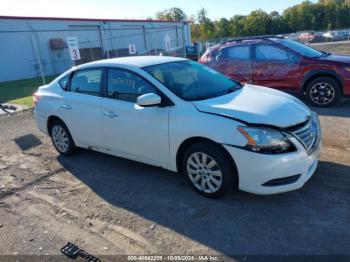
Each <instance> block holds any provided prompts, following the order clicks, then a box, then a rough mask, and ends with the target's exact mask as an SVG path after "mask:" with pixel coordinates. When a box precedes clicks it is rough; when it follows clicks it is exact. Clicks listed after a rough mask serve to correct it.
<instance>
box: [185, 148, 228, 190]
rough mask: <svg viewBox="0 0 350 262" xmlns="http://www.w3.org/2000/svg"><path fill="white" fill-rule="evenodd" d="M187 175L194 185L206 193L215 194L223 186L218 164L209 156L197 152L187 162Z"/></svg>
mask: <svg viewBox="0 0 350 262" xmlns="http://www.w3.org/2000/svg"><path fill="white" fill-rule="evenodd" d="M187 174H188V176H189V178H190V180H191V182H192V183H193V185H194V186H195V187H196V188H197V189H198V190H200V191H202V192H204V193H215V192H216V191H218V190H219V189H220V187H221V185H222V173H221V170H220V168H219V165H218V163H217V162H216V161H215V160H214V159H213V158H212V157H211V156H209V155H207V154H205V153H202V152H195V153H193V154H192V155H190V157H189V158H188V160H187Z"/></svg>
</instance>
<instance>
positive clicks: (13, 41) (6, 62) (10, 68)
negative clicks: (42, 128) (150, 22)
mask: <svg viewBox="0 0 350 262" xmlns="http://www.w3.org/2000/svg"><path fill="white" fill-rule="evenodd" d="M29 28H30V26H29ZM184 30H185V26H184V25H183V26H178V25H175V26H174V25H166V26H164V25H162V26H158V27H155V26H153V27H146V26H142V27H140V26H137V27H136V26H135V27H127V28H115V29H113V28H104V27H103V26H69V29H64V30H32V29H31V28H30V29H29V30H23V31H16V30H13V31H11V30H9V31H0V47H1V50H0V56H1V61H0V63H1V67H2V70H1V71H0V86H1V83H2V82H7V81H13V80H20V79H29V78H40V79H41V81H42V83H43V84H46V83H47V82H49V80H50V79H51V78H52V76H57V75H59V74H61V73H62V72H64V71H66V70H67V69H69V68H71V67H72V66H75V65H80V64H83V63H87V62H91V61H96V60H100V59H108V58H115V57H125V56H134V55H169V56H178V57H186V48H185V47H186V39H185V32H184ZM69 38H75V39H76V41H77V43H78V55H79V56H77V57H78V59H74V58H72V56H71V54H70V49H69V44H68V39H69Z"/></svg>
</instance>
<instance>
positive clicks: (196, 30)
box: [156, 0, 350, 41]
mask: <svg viewBox="0 0 350 262" xmlns="http://www.w3.org/2000/svg"><path fill="white" fill-rule="evenodd" d="M156 18H157V19H162V20H190V21H191V22H192V26H191V30H192V38H193V40H194V41H203V40H207V39H210V38H221V37H235V36H258V35H272V34H273V35H275V34H285V33H292V32H299V31H308V30H312V31H318V30H330V29H340V28H350V0H319V1H318V2H315V3H314V2H311V1H309V0H307V1H304V2H302V3H300V4H298V5H294V6H292V7H289V8H287V9H285V10H284V11H283V12H282V14H280V13H279V12H277V11H273V12H271V13H267V12H265V11H263V10H262V9H257V10H255V11H252V12H251V13H250V14H248V15H234V16H233V17H231V18H229V19H227V18H221V19H219V20H211V19H210V18H209V17H208V15H207V11H206V10H205V9H204V8H201V9H200V10H199V11H198V13H197V15H192V16H187V15H186V14H185V12H184V11H183V10H181V9H180V8H177V7H174V8H171V9H167V10H163V11H160V12H158V13H156Z"/></svg>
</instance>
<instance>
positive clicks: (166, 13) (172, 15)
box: [156, 7, 187, 21]
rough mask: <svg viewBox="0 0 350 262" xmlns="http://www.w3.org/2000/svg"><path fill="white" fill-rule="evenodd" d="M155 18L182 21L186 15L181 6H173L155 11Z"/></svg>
mask: <svg viewBox="0 0 350 262" xmlns="http://www.w3.org/2000/svg"><path fill="white" fill-rule="evenodd" d="M156 18H157V19H159V20H166V21H183V20H186V19H187V15H186V14H185V12H184V11H182V9H181V8H178V7H173V8H170V9H164V10H162V11H159V12H157V13H156Z"/></svg>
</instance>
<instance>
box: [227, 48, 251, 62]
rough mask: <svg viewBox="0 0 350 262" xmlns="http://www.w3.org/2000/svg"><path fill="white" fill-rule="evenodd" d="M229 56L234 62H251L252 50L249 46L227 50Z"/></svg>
mask: <svg viewBox="0 0 350 262" xmlns="http://www.w3.org/2000/svg"><path fill="white" fill-rule="evenodd" d="M227 56H228V58H229V59H234V60H249V59H250V48H249V46H235V47H229V48H227Z"/></svg>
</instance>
